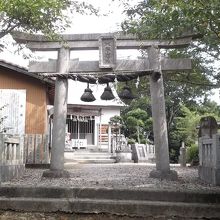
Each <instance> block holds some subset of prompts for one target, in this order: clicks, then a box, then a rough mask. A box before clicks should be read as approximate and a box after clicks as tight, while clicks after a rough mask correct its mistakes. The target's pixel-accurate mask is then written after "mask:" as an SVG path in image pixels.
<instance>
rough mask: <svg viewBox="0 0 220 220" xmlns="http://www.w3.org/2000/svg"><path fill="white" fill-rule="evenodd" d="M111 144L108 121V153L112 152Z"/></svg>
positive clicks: (110, 131)
mask: <svg viewBox="0 0 220 220" xmlns="http://www.w3.org/2000/svg"><path fill="white" fill-rule="evenodd" d="M111 146H112V127H111V124H110V123H109V124H108V152H109V153H112V149H111Z"/></svg>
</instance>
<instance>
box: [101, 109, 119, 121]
mask: <svg viewBox="0 0 220 220" xmlns="http://www.w3.org/2000/svg"><path fill="white" fill-rule="evenodd" d="M101 114H102V116H101V123H102V124H108V123H109V120H110V118H111V117H113V116H115V115H120V108H119V107H112V108H107V109H106V108H103V109H102V112H101Z"/></svg>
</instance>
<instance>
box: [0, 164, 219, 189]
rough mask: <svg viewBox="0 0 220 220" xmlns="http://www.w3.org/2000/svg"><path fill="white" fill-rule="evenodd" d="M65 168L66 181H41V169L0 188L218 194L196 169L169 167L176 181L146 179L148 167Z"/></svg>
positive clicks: (29, 171)
mask: <svg viewBox="0 0 220 220" xmlns="http://www.w3.org/2000/svg"><path fill="white" fill-rule="evenodd" d="M66 168H67V170H68V171H69V172H70V178H67V179H64V178H60V179H48V178H42V173H43V171H44V170H45V169H26V170H25V173H24V175H23V176H22V177H21V178H17V179H13V180H12V181H10V182H5V183H2V184H1V185H2V186H36V187H37V186H55V187H99V188H100V187H105V188H132V189H146V188H147V189H149V188H155V189H175V190H184V189H188V190H210V191H220V187H214V186H211V185H208V184H205V183H202V181H200V180H199V178H198V170H197V168H193V167H186V168H181V167H177V166H174V167H173V166H172V167H171V169H173V170H176V171H177V173H178V180H177V181H167V180H160V179H154V178H150V177H149V173H150V171H151V170H153V169H155V167H154V166H152V165H149V164H148V165H146V164H74V165H71V166H68V167H66Z"/></svg>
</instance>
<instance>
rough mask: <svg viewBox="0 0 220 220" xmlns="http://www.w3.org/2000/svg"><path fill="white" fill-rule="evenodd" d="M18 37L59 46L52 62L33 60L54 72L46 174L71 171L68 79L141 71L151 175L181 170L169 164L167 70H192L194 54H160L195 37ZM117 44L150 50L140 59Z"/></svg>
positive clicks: (33, 45) (34, 66)
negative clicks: (148, 110)
mask: <svg viewBox="0 0 220 220" xmlns="http://www.w3.org/2000/svg"><path fill="white" fill-rule="evenodd" d="M13 37H14V39H15V40H16V41H17V42H18V43H26V44H27V46H28V48H29V49H31V50H34V51H36V50H37V51H58V59H57V60H50V61H48V62H31V63H30V65H29V71H30V72H33V73H38V74H41V75H42V76H43V77H56V85H55V103H54V127H53V139H52V151H51V166H50V170H49V171H47V172H45V173H44V174H43V175H44V176H45V177H65V176H66V177H67V176H68V172H67V171H65V170H64V146H65V131H66V115H67V91H68V83H67V79H72V80H78V81H81V82H86V83H90V84H91V83H96V82H97V81H98V82H99V83H101V84H106V83H109V82H114V81H115V80H117V81H120V82H125V81H129V80H133V79H136V78H137V77H142V76H146V75H148V76H149V79H150V92H151V104H152V118H153V132H154V144H155V155H156V170H154V171H153V172H151V174H150V175H151V176H152V177H156V178H169V179H176V178H177V174H176V173H175V172H174V171H172V170H170V165H169V150H168V137H167V123H166V114H165V100H164V87H163V74H164V73H166V72H172V71H176V70H181V71H182V70H190V69H191V60H190V59H169V58H164V57H162V56H161V54H160V49H163V48H165V49H167V48H183V47H187V46H188V45H189V44H190V42H191V40H192V38H191V37H183V38H178V39H174V40H162V41H159V40H143V41H140V40H138V39H137V38H136V37H135V36H133V35H123V34H122V33H112V34H78V35H62V36H60V37H61V39H62V40H63V41H62V42H60V41H51V40H48V39H47V38H46V37H44V36H41V35H28V34H24V33H18V32H16V33H14V35H13ZM117 49H142V50H146V51H147V56H146V57H143V58H142V59H137V60H118V59H117V52H116V51H117ZM71 50H72V51H75V50H99V58H100V59H99V61H79V60H70V51H71Z"/></svg>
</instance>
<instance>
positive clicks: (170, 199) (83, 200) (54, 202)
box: [0, 187, 220, 218]
mask: <svg viewBox="0 0 220 220" xmlns="http://www.w3.org/2000/svg"><path fill="white" fill-rule="evenodd" d="M0 209H1V210H16V211H36V212H57V211H61V212H67V213H90V214H91V213H108V214H116V215H127V216H139V217H147V216H152V215H165V216H180V217H181V216H184V217H189V218H192V217H196V218H201V217H204V218H218V217H219V216H220V192H218V193H216V192H211V193H208V192H194V191H181V192H180V191H170V190H169V191H168V190H129V189H103V188H102V189H100V188H49V187H48V188H47V187H37V188H34V187H0Z"/></svg>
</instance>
